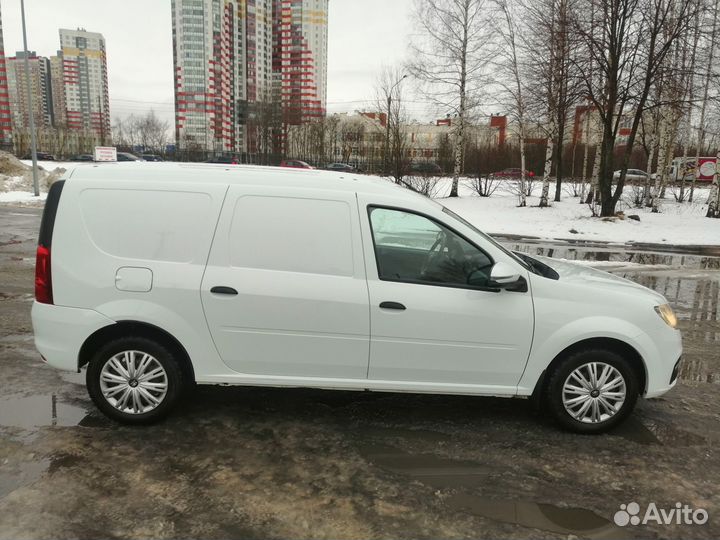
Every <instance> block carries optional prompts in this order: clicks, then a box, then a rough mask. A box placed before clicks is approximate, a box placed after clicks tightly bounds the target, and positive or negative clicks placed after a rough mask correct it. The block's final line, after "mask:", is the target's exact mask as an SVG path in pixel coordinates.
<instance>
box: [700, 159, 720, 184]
mask: <svg viewBox="0 0 720 540" xmlns="http://www.w3.org/2000/svg"><path fill="white" fill-rule="evenodd" d="M715 161H716V158H713V157H705V158H700V159H699V162H700V168H699V169H698V170H699V173H700V174H698V176H697V179H698V180H705V181H706V182H709V181H711V180H712V179H713V176H715V166H716V163H715Z"/></svg>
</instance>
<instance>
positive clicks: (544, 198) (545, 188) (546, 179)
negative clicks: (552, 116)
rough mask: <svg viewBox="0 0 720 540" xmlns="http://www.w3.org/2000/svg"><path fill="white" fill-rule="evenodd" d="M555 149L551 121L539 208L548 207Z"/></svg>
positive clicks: (553, 129) (553, 127)
mask: <svg viewBox="0 0 720 540" xmlns="http://www.w3.org/2000/svg"><path fill="white" fill-rule="evenodd" d="M554 149H555V121H554V120H551V123H550V134H549V135H548V138H547V146H546V147H545V169H544V170H543V182H542V191H541V193H540V208H545V207H546V206H550V204H549V202H548V196H549V195H550V173H551V172H552V163H553V150H554Z"/></svg>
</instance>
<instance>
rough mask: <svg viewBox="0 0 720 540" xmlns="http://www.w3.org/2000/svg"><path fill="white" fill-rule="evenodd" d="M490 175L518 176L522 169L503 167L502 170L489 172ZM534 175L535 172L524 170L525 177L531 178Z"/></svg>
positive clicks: (520, 175)
mask: <svg viewBox="0 0 720 540" xmlns="http://www.w3.org/2000/svg"><path fill="white" fill-rule="evenodd" d="M490 176H495V177H496V178H518V179H519V178H520V177H522V169H518V168H513V167H511V168H508V169H503V170H502V171H497V172H494V173H490ZM534 176H535V173H534V172H532V171H528V170H526V171H525V178H533V177H534Z"/></svg>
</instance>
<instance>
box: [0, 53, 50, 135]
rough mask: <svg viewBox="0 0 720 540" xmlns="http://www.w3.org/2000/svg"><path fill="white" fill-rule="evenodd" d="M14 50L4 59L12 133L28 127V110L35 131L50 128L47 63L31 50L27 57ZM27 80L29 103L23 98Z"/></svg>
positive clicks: (48, 66)
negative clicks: (14, 130) (33, 122)
mask: <svg viewBox="0 0 720 540" xmlns="http://www.w3.org/2000/svg"><path fill="white" fill-rule="evenodd" d="M27 68H28V69H27V70H26V69H25V53H24V52H23V51H18V52H17V53H15V56H11V57H9V58H7V59H6V70H7V84H8V94H9V96H10V111H11V113H12V123H13V127H14V129H16V130H27V129H29V128H30V109H31V108H32V112H33V117H34V119H35V125H36V126H37V127H38V128H43V127H52V126H53V125H54V122H55V120H54V112H53V91H52V85H51V83H50V60H48V59H47V58H45V57H43V56H38V55H37V54H36V53H35V51H29V52H28V54H27ZM28 77H29V78H30V102H29V103H28V95H27V78H28Z"/></svg>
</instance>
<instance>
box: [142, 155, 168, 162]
mask: <svg viewBox="0 0 720 540" xmlns="http://www.w3.org/2000/svg"><path fill="white" fill-rule="evenodd" d="M142 158H143V159H144V160H145V161H165V160H164V159H163V158H161V157H160V156H158V155H157V154H143V155H142Z"/></svg>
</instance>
